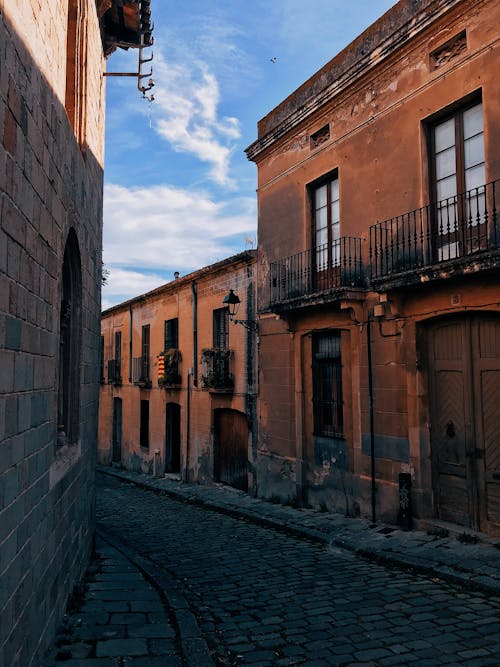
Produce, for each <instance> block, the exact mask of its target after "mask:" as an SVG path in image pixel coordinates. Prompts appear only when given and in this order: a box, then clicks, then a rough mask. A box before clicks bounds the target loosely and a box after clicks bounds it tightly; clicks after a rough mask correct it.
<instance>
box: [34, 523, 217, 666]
mask: <svg viewBox="0 0 500 667" xmlns="http://www.w3.org/2000/svg"><path fill="white" fill-rule="evenodd" d="M159 577H160V578H158V572H156V571H155V568H154V566H152V565H151V564H150V563H147V562H146V561H143V560H142V559H140V557H138V556H136V555H135V554H132V553H130V552H128V550H127V549H126V548H125V547H123V546H122V545H120V550H118V549H117V548H115V546H112V545H111V544H110V543H109V542H108V538H106V539H104V537H103V536H102V535H98V536H97V539H96V549H95V556H94V558H93V560H92V563H91V565H90V566H89V569H88V571H87V576H86V581H85V583H84V584H83V585H82V586H80V587H78V589H77V591H76V593H75V592H74V593H73V596H72V599H71V600H70V603H69V606H68V609H69V611H68V613H67V614H66V616H65V619H64V622H63V624H62V626H61V627H60V629H59V632H58V636H57V639H56V642H55V645H54V647H53V648H52V650H51V652H50V654H49V655H48V656H47V659H46V663H45V665H44V667H57V666H58V665H64V666H65V667H182V666H187V667H205V666H206V667H211V666H212V665H213V661H212V659H211V658H210V654H209V652H208V649H207V647H206V644H205V642H204V641H203V640H202V639H201V637H200V633H199V629H198V625H197V623H196V621H195V620H194V617H193V616H192V614H191V612H190V611H189V609H188V606H187V603H186V602H185V600H184V599H183V598H182V596H180V594H179V592H178V589H177V584H176V583H175V581H172V580H170V579H168V580H165V574H164V573H161V574H160V575H159ZM162 597H163V599H162Z"/></svg>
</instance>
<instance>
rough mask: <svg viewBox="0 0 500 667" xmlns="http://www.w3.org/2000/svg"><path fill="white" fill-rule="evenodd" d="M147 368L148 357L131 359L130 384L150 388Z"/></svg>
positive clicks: (148, 364) (148, 366) (148, 365)
mask: <svg viewBox="0 0 500 667" xmlns="http://www.w3.org/2000/svg"><path fill="white" fill-rule="evenodd" d="M149 368H150V362H149V357H135V358H134V359H132V382H133V383H134V384H136V385H139V386H140V387H149V386H151V378H150V377H149Z"/></svg>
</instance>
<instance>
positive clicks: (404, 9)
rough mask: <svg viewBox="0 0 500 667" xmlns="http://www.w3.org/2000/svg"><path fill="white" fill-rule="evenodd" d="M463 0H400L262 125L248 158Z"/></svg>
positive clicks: (308, 115) (331, 98) (311, 113)
mask: <svg viewBox="0 0 500 667" xmlns="http://www.w3.org/2000/svg"><path fill="white" fill-rule="evenodd" d="M462 3H463V0H401V1H400V2H398V4H397V5H395V6H394V7H392V8H391V9H390V10H389V11H387V12H386V13H385V14H384V15H383V16H382V17H381V18H380V19H378V21H376V22H375V23H373V24H372V25H371V26H370V27H369V28H367V29H366V30H365V31H364V32H363V33H362V34H361V35H360V36H359V37H357V38H356V39H355V40H354V41H353V42H351V44H349V45H348V46H347V47H346V48H345V49H343V50H342V51H341V52H340V53H339V54H338V55H337V56H335V57H334V58H333V59H332V60H330V61H329V62H328V63H327V64H326V65H324V66H323V67H322V68H321V69H320V70H318V72H316V74H314V75H313V76H312V77H311V78H310V79H308V80H307V81H306V82H305V83H304V84H302V85H301V86H300V87H299V88H297V90H295V91H294V92H293V93H292V94H291V95H289V97H287V98H286V99H285V100H284V101H283V102H281V103H280V104H279V105H278V106H277V107H276V108H275V109H273V110H272V111H271V112H270V113H269V114H267V116H265V117H264V118H263V119H262V120H261V121H260V122H259V124H258V129H259V138H258V139H257V140H256V141H254V142H253V143H252V144H250V146H248V148H246V149H245V153H246V155H247V158H248V159H249V160H253V161H256V160H257V159H258V157H259V155H260V154H261V153H263V152H264V151H265V150H266V149H267V148H269V147H270V146H272V145H273V144H274V143H275V142H276V141H278V140H279V139H281V138H282V137H283V136H284V135H286V134H287V133H288V132H290V130H293V129H294V128H295V127H297V126H298V125H299V124H300V123H302V122H303V121H304V120H306V119H307V118H309V117H310V116H312V115H313V114H314V113H316V112H317V111H318V109H319V108H321V107H323V106H324V105H326V104H328V103H329V102H331V101H332V100H333V99H334V98H335V97H337V96H338V95H339V94H341V93H342V92H343V91H344V90H346V89H347V88H348V87H349V86H352V85H353V84H354V83H355V82H356V81H358V80H360V79H361V78H362V77H364V76H365V75H366V74H367V73H368V72H370V71H371V70H373V69H374V68H375V67H377V66H378V65H380V63H382V62H384V61H385V60H387V58H389V57H390V56H391V55H392V54H394V53H395V52H397V51H398V49H401V47H402V46H404V45H405V44H407V43H408V42H409V41H410V40H412V39H414V38H415V36H416V35H418V34H420V33H421V32H422V31H424V30H425V29H426V28H428V27H429V26H430V25H431V24H432V23H434V22H435V21H436V20H437V19H439V18H440V17H441V16H443V15H444V14H446V13H447V12H449V11H450V10H451V9H452V8H453V7H455V6H457V5H460V4H462Z"/></svg>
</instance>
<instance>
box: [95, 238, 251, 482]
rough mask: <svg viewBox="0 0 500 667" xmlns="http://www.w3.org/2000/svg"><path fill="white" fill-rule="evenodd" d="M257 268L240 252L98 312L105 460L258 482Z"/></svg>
mask: <svg viewBox="0 0 500 667" xmlns="http://www.w3.org/2000/svg"><path fill="white" fill-rule="evenodd" d="M254 269H255V251H248V252H244V253H240V254H239V255H235V256H234V257H231V258H229V259H226V260H224V261H221V262H218V263H217V264H213V265H212V266H208V267H206V268H203V269H200V270H199V271H195V272H194V273H191V274H189V275H187V276H184V277H182V278H177V279H175V280H174V281H172V282H170V283H167V284H166V285H163V286H162V287H159V288H158V289H155V290H153V291H151V292H149V293H147V294H144V295H143V296H139V297H136V298H134V299H131V300H130V301H127V302H125V303H122V304H120V305H118V306H114V307H113V308H110V309H108V310H106V311H105V312H104V313H103V314H102V325H101V326H102V338H101V344H102V349H103V355H102V358H103V365H102V370H101V376H102V378H101V385H102V386H101V397H100V408H99V449H98V459H99V461H100V462H101V463H103V464H117V465H122V466H124V467H125V468H128V469H130V470H137V471H141V472H144V473H147V474H151V475H155V476H163V474H165V473H167V474H174V475H176V476H178V477H179V478H181V479H184V480H189V481H199V482H204V481H210V480H219V481H223V482H226V483H228V484H231V485H233V486H235V487H238V488H241V489H245V490H246V489H247V488H249V487H250V488H252V486H253V484H254V478H253V475H252V465H253V461H254V450H255V447H256V445H255V443H256V428H255V427H254V423H253V422H254V416H253V415H255V409H254V404H255V382H254V374H255V371H254V358H255V352H254V346H255V334H254V332H253V331H252V330H251V328H253V324H252V321H253V318H254V314H253V313H254V300H255V296H254V289H255V288H254ZM230 289H232V290H234V294H236V295H237V296H238V298H240V299H241V312H240V313H238V316H239V317H241V318H245V324H247V325H248V326H250V329H249V328H247V327H245V326H242V325H237V324H236V323H232V322H231V321H230V317H229V313H228V309H227V307H226V306H225V305H224V303H223V300H224V298H225V297H226V296H227V295H228V293H229V291H230ZM247 321H248V322H247Z"/></svg>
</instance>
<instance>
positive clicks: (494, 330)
mask: <svg viewBox="0 0 500 667" xmlns="http://www.w3.org/2000/svg"><path fill="white" fill-rule="evenodd" d="M472 336H473V346H472V352H473V366H474V401H475V402H476V405H475V412H476V421H477V428H476V431H477V441H476V448H475V450H474V452H473V456H474V458H475V460H476V462H477V468H478V486H479V489H480V491H481V494H480V499H479V509H480V524H481V529H482V530H486V531H488V532H489V533H490V534H495V535H500V318H499V317H482V318H477V319H476V321H474V322H473V328H472Z"/></svg>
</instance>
